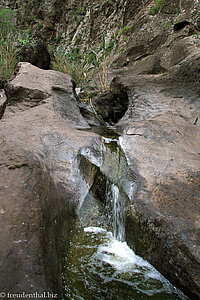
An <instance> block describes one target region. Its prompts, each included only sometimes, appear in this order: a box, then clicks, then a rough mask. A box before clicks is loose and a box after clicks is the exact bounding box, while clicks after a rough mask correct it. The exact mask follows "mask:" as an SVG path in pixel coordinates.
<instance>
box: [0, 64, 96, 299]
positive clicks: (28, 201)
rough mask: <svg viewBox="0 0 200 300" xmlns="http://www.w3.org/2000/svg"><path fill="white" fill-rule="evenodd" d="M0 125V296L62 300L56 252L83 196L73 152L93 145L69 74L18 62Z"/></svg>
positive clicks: (82, 187) (58, 254) (61, 246)
mask: <svg viewBox="0 0 200 300" xmlns="http://www.w3.org/2000/svg"><path fill="white" fill-rule="evenodd" d="M6 94H7V98H8V105H7V108H6V111H5V114H4V116H3V118H2V120H1V124H0V126H1V127H0V151H1V155H0V160H1V162H0V166H1V172H0V182H1V185H0V192H1V193H0V199H1V209H0V214H1V219H0V228H1V229H0V235H1V255H0V274H1V275H0V290H1V291H3V292H5V293H8V292H10V293H22V292H23V291H26V292H28V293H33V292H38V293H42V292H51V293H55V294H57V298H58V299H61V298H62V295H61V294H62V284H61V254H63V253H64V251H65V249H64V248H65V245H66V240H67V239H68V237H69V232H70V230H71V228H72V226H73V223H74V221H73V220H74V211H75V207H76V206H77V204H78V202H79V200H80V199H81V198H82V196H83V194H84V193H85V191H86V190H87V186H86V184H85V183H84V181H83V180H82V177H81V174H80V172H79V169H78V165H79V162H78V158H77V155H78V153H79V151H80V149H81V148H82V147H84V146H86V145H89V144H90V143H92V141H93V139H94V138H95V137H96V135H95V134H93V133H89V132H84V131H79V130H77V128H88V124H87V123H86V121H85V120H84V119H83V117H82V116H81V114H80V111H79V109H78V107H77V105H76V98H75V97H74V94H73V83H72V81H71V77H70V76H69V75H65V74H62V73H59V72H55V71H44V70H40V69H38V68H37V67H34V66H32V65H31V64H29V63H20V64H19V66H18V72H17V75H16V77H15V78H14V79H13V80H12V81H10V82H9V83H8V84H7V85H6Z"/></svg>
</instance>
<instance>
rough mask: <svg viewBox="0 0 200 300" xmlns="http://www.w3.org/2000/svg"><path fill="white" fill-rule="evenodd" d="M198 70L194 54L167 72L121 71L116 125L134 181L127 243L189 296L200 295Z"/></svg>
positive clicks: (196, 55)
mask: <svg viewBox="0 0 200 300" xmlns="http://www.w3.org/2000/svg"><path fill="white" fill-rule="evenodd" d="M192 61H193V63H192ZM186 66H190V68H191V69H190V68H188V67H186ZM186 68H187V70H188V73H187V70H186ZM198 69H199V54H198V53H196V54H195V55H191V56H190V57H189V58H188V59H187V60H185V61H184V63H183V64H181V65H180V66H179V67H178V68H175V69H172V71H171V72H169V73H168V74H166V75H165V74H163V75H151V76H144V75H140V76H137V75H136V74H135V70H134V69H133V70H132V72H131V68H129V69H128V71H124V72H122V74H121V75H119V76H118V84H119V83H120V80H121V85H124V86H128V87H129V93H128V95H129V106H128V109H127V111H126V113H125V115H124V117H123V118H122V119H121V120H120V121H119V122H118V123H117V124H116V125H115V126H116V128H117V129H118V132H121V133H122V135H121V137H120V138H119V141H120V145H121V147H122V149H123V151H124V152H125V154H126V157H127V159H128V160H129V162H130V165H131V164H132V165H133V169H134V171H135V176H136V178H137V182H138V185H137V189H136V193H135V195H134V200H133V203H132V205H131V206H130V208H129V211H128V213H127V219H126V240H127V242H128V244H129V245H130V246H131V247H132V248H133V249H134V251H135V252H136V253H137V254H139V255H141V256H142V257H144V258H145V259H147V260H148V261H149V262H150V263H152V264H153V265H154V266H155V267H156V268H157V269H158V270H159V271H160V272H161V273H162V274H163V275H164V276H166V277H167V278H168V279H169V280H170V281H171V282H172V283H174V284H175V285H176V286H177V287H179V288H180V289H181V290H182V291H183V292H184V293H185V294H186V295H188V296H189V297H191V299H195V298H196V297H197V298H198V297H199V295H200V281H199V275H198V274H199V272H200V263H199V262H200V252H199V248H198V243H199V242H198V241H199V217H200V210H199V205H198V203H199V200H200V198H199V197H200V196H199V195H200V193H199V188H200V177H199V175H200V174H199V168H200V159H199V150H198V149H199V147H200V131H199V129H200V128H199V126H200V125H199V122H198V116H199V112H200V107H199V100H200V94H199V89H198V88H197V87H198V86H199V83H200V78H199V76H198V71H197V70H198ZM175 74H176V75H175ZM192 74H196V75H197V76H192ZM173 81H174V82H173ZM191 103H192V105H191Z"/></svg>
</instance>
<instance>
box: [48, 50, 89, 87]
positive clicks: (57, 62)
mask: <svg viewBox="0 0 200 300" xmlns="http://www.w3.org/2000/svg"><path fill="white" fill-rule="evenodd" d="M51 64H52V65H51V67H52V69H54V70H56V71H60V72H63V73H67V74H69V75H71V77H72V78H73V79H74V81H75V82H76V83H77V84H79V83H81V82H82V81H83V79H84V68H83V63H81V61H80V57H79V55H78V53H77V51H75V50H74V49H72V50H71V51H68V52H66V51H65V50H64V49H61V50H58V51H56V52H55V53H54V58H53V60H52V63H51Z"/></svg>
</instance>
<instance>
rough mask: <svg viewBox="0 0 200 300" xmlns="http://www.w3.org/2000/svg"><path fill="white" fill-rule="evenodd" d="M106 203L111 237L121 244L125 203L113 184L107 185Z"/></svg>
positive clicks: (123, 238) (123, 235) (123, 236)
mask: <svg viewBox="0 0 200 300" xmlns="http://www.w3.org/2000/svg"><path fill="white" fill-rule="evenodd" d="M106 202H107V207H108V206H110V207H111V211H110V213H111V215H112V216H111V222H112V224H111V226H112V230H113V236H114V237H115V239H116V240H118V241H120V242H123V241H124V240H125V201H124V199H123V197H122V196H121V195H120V191H119V189H118V187H117V186H116V185H115V184H111V185H109V188H108V189H107V199H106Z"/></svg>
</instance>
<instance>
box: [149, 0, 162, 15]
mask: <svg viewBox="0 0 200 300" xmlns="http://www.w3.org/2000/svg"><path fill="white" fill-rule="evenodd" d="M164 1H165V0H155V4H154V6H153V7H151V8H150V10H149V13H150V15H153V16H154V15H156V14H157V13H158V12H159V11H160V9H161V6H162V4H163V3H164Z"/></svg>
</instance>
